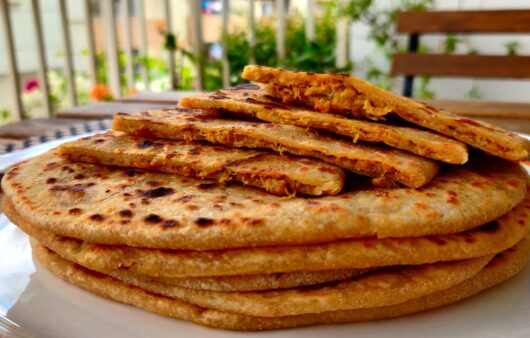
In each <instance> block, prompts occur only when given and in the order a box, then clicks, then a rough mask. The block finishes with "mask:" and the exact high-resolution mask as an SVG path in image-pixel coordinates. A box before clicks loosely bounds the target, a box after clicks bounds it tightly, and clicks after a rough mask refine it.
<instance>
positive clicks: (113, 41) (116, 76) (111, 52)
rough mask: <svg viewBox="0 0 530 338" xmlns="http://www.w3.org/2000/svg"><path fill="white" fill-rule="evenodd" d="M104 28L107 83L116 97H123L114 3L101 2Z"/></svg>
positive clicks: (108, 0)
mask: <svg viewBox="0 0 530 338" xmlns="http://www.w3.org/2000/svg"><path fill="white" fill-rule="evenodd" d="M100 5H101V9H102V11H103V20H104V22H105V24H104V27H105V30H106V32H107V33H106V35H105V42H106V44H107V46H106V47H107V48H106V50H107V82H108V83H109V85H110V89H111V90H112V95H113V96H114V97H120V96H121V83H120V65H119V62H118V41H117V38H116V21H115V15H114V1H110V0H101V1H100Z"/></svg>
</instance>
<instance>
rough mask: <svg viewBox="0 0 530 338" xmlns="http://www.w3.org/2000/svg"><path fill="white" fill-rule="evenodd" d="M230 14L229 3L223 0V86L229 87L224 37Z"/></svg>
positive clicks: (226, 34) (228, 66)
mask: <svg viewBox="0 0 530 338" xmlns="http://www.w3.org/2000/svg"><path fill="white" fill-rule="evenodd" d="M229 15H230V4H229V1H228V0H223V17H222V29H221V30H222V33H221V39H222V40H223V56H222V63H223V87H225V88H228V87H230V63H229V62H228V47H227V44H226V38H227V36H228V19H229Z"/></svg>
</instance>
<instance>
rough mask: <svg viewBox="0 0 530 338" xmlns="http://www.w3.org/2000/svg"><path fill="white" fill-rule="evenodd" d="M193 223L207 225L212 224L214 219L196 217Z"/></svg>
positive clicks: (201, 225) (200, 225) (202, 226)
mask: <svg viewBox="0 0 530 338" xmlns="http://www.w3.org/2000/svg"><path fill="white" fill-rule="evenodd" d="M194 222H195V224H196V225H198V226H199V227H201V228H205V227H209V226H211V225H213V224H214V222H215V221H214V220H213V219H211V218H207V217H198V218H196V219H195V220H194Z"/></svg>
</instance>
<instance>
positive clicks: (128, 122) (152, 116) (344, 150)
mask: <svg viewBox="0 0 530 338" xmlns="http://www.w3.org/2000/svg"><path fill="white" fill-rule="evenodd" d="M113 129H114V130H119V131H124V132H127V133H132V134H135V135H140V136H147V135H148V136H153V137H161V138H169V139H180V140H182V139H183V140H186V141H207V142H211V143H214V144H221V145H224V146H230V147H244V148H262V149H263V148H264V149H271V150H275V151H277V152H280V153H282V152H284V151H285V152H287V153H291V154H295V155H300V156H308V157H314V158H318V159H321V160H323V161H326V162H328V163H332V164H335V165H338V166H340V167H342V168H344V169H347V170H349V171H351V172H353V173H356V174H360V175H365V176H370V177H376V178H388V179H391V180H393V181H396V182H399V183H401V184H403V185H405V186H408V187H421V186H423V185H425V184H427V183H428V182H429V181H430V180H431V179H432V178H433V177H434V176H435V175H436V174H437V173H438V170H439V166H438V164H437V163H436V162H435V161H432V160H429V159H426V158H422V157H419V156H416V155H413V154H409V153H407V152H404V151H401V150H397V149H391V148H390V149H389V148H383V147H379V146H372V145H360V144H354V143H351V142H346V141H343V140H339V139H335V138H332V137H329V136H323V135H316V134H315V133H313V132H311V131H308V130H306V129H304V128H300V127H295V126H288V125H281V124H274V123H264V122H248V121H240V120H226V119H219V118H214V117H212V116H211V113H209V112H203V111H201V110H189V109H172V110H164V111H149V112H144V113H141V114H138V115H129V114H125V113H123V114H116V116H115V117H114V123H113Z"/></svg>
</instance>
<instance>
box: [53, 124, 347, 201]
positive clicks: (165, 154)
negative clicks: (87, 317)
mask: <svg viewBox="0 0 530 338" xmlns="http://www.w3.org/2000/svg"><path fill="white" fill-rule="evenodd" d="M58 152H59V155H60V156H61V157H63V158H65V159H67V160H70V161H82V162H89V163H95V164H105V165H114V166H120V167H132V168H141V169H150V170H156V171H161V172H166V173H171V174H179V175H184V176H194V177H199V178H203V179H204V178H208V179H213V180H216V181H218V182H221V183H223V182H231V181H237V182H242V183H244V184H245V185H250V186H254V187H259V188H262V189H264V190H265V191H268V192H270V193H272V194H275V195H292V194H296V193H298V194H305V195H316V196H320V195H336V194H338V193H339V192H340V190H341V189H342V187H343V186H344V181H345V178H346V176H345V173H344V171H343V170H342V169H341V168H339V167H337V166H335V165H332V164H329V163H326V162H322V161H320V160H316V159H312V158H302V157H294V156H286V155H283V156H280V155H278V154H275V153H268V152H264V151H257V150H251V149H237V148H226V147H220V146H213V145H209V144H203V143H200V142H190V143H188V142H185V141H176V140H167V139H154V138H146V137H135V136H131V135H128V134H124V133H120V132H112V131H110V132H106V133H103V134H97V135H93V136H89V137H85V138H82V139H79V140H75V141H72V142H68V143H65V144H62V145H61V146H59V149H58ZM204 184H206V185H207V184H209V183H208V182H206V183H204Z"/></svg>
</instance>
